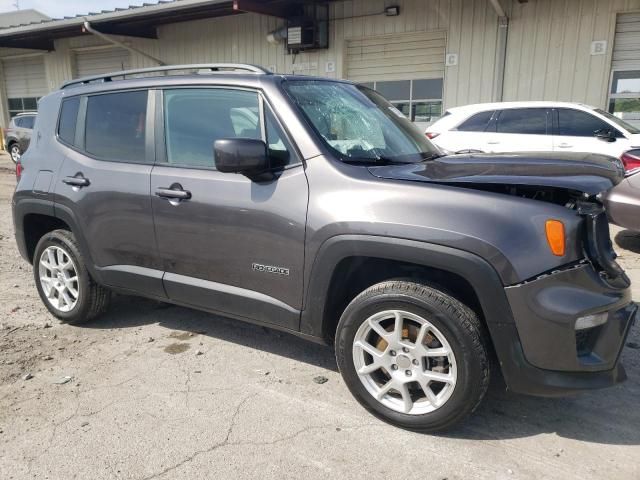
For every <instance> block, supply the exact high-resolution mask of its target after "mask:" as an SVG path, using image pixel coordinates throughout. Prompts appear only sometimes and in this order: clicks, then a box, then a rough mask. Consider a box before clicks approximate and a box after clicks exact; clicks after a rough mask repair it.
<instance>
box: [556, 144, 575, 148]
mask: <svg viewBox="0 0 640 480" xmlns="http://www.w3.org/2000/svg"><path fill="white" fill-rule="evenodd" d="M571 147H573V145H569V144H568V143H560V144H558V148H571Z"/></svg>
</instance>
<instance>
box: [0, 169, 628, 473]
mask: <svg viewBox="0 0 640 480" xmlns="http://www.w3.org/2000/svg"><path fill="white" fill-rule="evenodd" d="M7 167H10V165H9V164H8V163H7V162H6V158H5V159H0V252H1V253H2V254H1V255H0V479H3V480H8V479H27V478H29V479H31V478H48V479H65V480H66V479H73V478H77V479H83V480H86V479H92V480H96V479H105V478H109V479H111V478H127V479H137V480H142V479H151V478H158V479H174V478H175V479H191V478H193V479H196V478H197V479H201V478H234V479H245V478H247V479H248V478H265V479H268V478H277V479H283V478H291V479H299V478H306V479H315V478H323V479H324V478H344V479H351V478H368V479H375V478H381V479H382V478H384V479H387V478H392V477H394V478H410V477H414V476H415V477H417V476H420V477H422V478H427V479H436V480H443V479H449V480H453V479H469V478H486V479H540V478H551V479H556V478H557V479H563V480H566V479H568V478H580V479H591V478H593V479H603V478H606V479H639V478H640V462H639V461H638V460H639V459H640V412H639V409H638V405H639V404H638V398H640V350H639V348H640V347H639V344H640V336H639V334H638V330H639V329H638V327H636V328H635V330H634V331H633V332H632V335H631V337H630V338H629V342H628V348H626V349H625V350H624V353H623V355H622V360H623V362H624V363H625V364H626V366H627V370H628V373H629V380H628V381H627V382H626V383H624V384H623V385H620V386H617V387H615V388H612V389H608V390H604V391H598V392H593V393H588V394H582V395H579V396H576V397H572V398H568V399H538V398H529V397H524V396H518V395H515V394H511V393H507V392H505V391H504V387H503V385H502V384H501V382H500V380H499V379H496V380H494V382H493V384H492V387H491V389H490V391H489V393H488V395H487V397H486V398H485V401H484V403H483V404H482V406H481V407H480V408H479V410H478V411H477V412H476V414H475V415H474V416H473V417H472V418H471V419H469V421H467V422H466V423H465V424H464V425H462V426H461V427H460V428H459V429H458V430H456V431H455V432H451V433H449V434H447V435H443V436H430V435H419V434H414V433H409V432H405V431H402V430H399V429H396V428H393V427H390V426H388V425H386V424H384V423H382V422H380V421H378V420H376V419H375V418H373V417H371V416H370V415H368V414H367V413H366V412H365V411H364V410H363V409H362V408H360V407H359V406H358V405H357V404H356V402H355V400H353V399H352V397H351V396H350V394H349V393H348V391H347V389H346V387H345V386H344V384H343V383H342V380H341V378H340V376H339V374H338V373H337V369H336V364H335V360H334V358H333V353H332V351H331V350H330V349H328V348H325V347H321V346H317V345H314V344H311V343H307V342H304V341H302V340H300V339H297V338H295V337H292V336H289V335H287V334H282V333H277V332H274V331H270V330H267V329H264V328H260V327H255V326H251V325H245V324H240V323H235V322H232V321H229V320H226V319H222V318H219V317H215V316H212V315H207V314H204V313H200V312H196V311H192V310H187V309H183V308H178V307H173V306H168V305H165V304H160V303H157V302H152V301H148V300H143V299H138V298H129V297H117V298H116V299H115V302H114V305H113V308H112V309H111V310H110V311H109V313H108V314H107V315H105V316H104V317H102V318H100V319H99V320H97V321H94V322H92V323H90V324H88V325H86V326H83V327H71V326H67V325H63V324H60V323H59V322H57V321H56V320H55V319H54V318H53V317H52V316H51V315H49V314H48V312H47V311H46V309H45V308H44V307H43V306H42V304H41V303H40V300H39V298H38V297H37V294H36V289H35V286H34V282H33V279H32V275H31V270H30V268H29V266H28V265H27V264H26V263H25V262H24V261H23V260H22V259H21V258H20V257H19V255H18V252H17V250H16V247H15V243H14V240H13V231H12V223H11V210H10V197H11V194H12V191H13V188H14V185H15V183H14V178H13V175H12V174H11V173H10V171H9V170H8V169H7ZM614 233H615V238H616V242H617V244H618V250H619V252H620V254H621V262H622V263H623V264H624V266H625V267H626V268H627V269H628V271H629V273H630V274H631V276H632V277H635V278H636V279H637V280H636V286H635V287H634V288H635V290H634V298H635V299H636V300H640V290H639V289H638V287H640V255H638V253H640V236H638V235H633V234H632V233H630V232H625V231H620V230H619V229H616V230H615V232H614ZM26 376H31V377H32V378H30V379H28V380H26V379H25V378H28V377H26ZM317 377H324V379H326V380H328V381H327V382H326V383H319V382H320V381H321V380H322V379H318V378H317Z"/></svg>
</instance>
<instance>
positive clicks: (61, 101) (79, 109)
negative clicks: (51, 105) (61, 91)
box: [55, 95, 83, 153]
mask: <svg viewBox="0 0 640 480" xmlns="http://www.w3.org/2000/svg"><path fill="white" fill-rule="evenodd" d="M74 98H78V99H79V100H78V101H79V104H78V113H77V114H76V130H75V138H74V139H73V144H70V143H69V142H67V141H65V140H64V139H63V138H62V137H61V136H60V122H61V121H62V104H63V103H64V102H66V101H69V100H72V99H74ZM81 110H82V95H70V96H68V97H62V99H61V100H60V106H59V107H58V119H57V120H56V135H55V137H56V140H57V141H58V142H59V143H61V144H62V145H64V146H66V147H69V148H72V149H74V150H76V151H78V149H77V147H76V145H75V143H76V142H77V140H78V128H79V127H80V123H79V122H78V120H79V119H80V111H81ZM81 153H83V152H81Z"/></svg>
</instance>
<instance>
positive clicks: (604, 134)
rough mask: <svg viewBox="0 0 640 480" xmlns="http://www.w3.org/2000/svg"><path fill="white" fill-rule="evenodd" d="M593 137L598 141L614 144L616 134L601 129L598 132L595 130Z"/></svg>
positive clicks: (606, 129)
mask: <svg viewBox="0 0 640 480" xmlns="http://www.w3.org/2000/svg"><path fill="white" fill-rule="evenodd" d="M594 135H595V137H596V138H597V139H598V140H602V141H603V142H615V141H616V134H615V132H614V131H613V130H612V129H610V128H601V129H600V130H596V131H595V132H594Z"/></svg>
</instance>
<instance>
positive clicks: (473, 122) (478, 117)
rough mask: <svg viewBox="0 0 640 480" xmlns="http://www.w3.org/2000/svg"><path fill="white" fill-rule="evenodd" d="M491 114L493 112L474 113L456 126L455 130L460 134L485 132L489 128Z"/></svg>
mask: <svg viewBox="0 0 640 480" xmlns="http://www.w3.org/2000/svg"><path fill="white" fill-rule="evenodd" d="M493 112H494V110H489V111H488V112H480V113H476V114H475V115H472V116H471V117H469V118H468V119H466V120H465V121H464V122H462V123H461V124H460V125H458V128H456V130H458V131H460V132H485V131H486V130H487V127H488V126H489V122H490V121H491V117H492V116H493Z"/></svg>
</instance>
